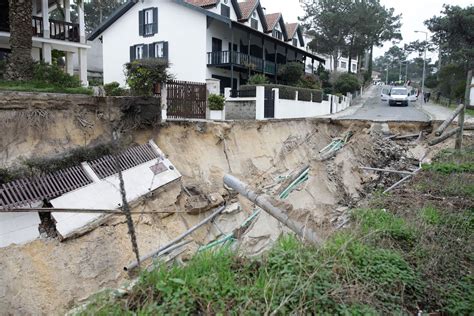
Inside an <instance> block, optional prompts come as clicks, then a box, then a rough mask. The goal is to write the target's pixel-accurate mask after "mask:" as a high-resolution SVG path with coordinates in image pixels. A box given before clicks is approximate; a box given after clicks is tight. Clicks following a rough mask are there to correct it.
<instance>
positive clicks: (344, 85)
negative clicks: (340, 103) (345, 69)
mask: <svg viewBox="0 0 474 316" xmlns="http://www.w3.org/2000/svg"><path fill="white" fill-rule="evenodd" d="M358 89H360V83H359V80H358V79H357V77H356V76H355V75H353V74H349V73H345V74H341V75H339V76H338V77H337V79H336V80H335V81H334V90H335V92H336V93H341V94H342V95H346V94H347V93H348V92H350V93H353V92H355V91H356V90H358Z"/></svg>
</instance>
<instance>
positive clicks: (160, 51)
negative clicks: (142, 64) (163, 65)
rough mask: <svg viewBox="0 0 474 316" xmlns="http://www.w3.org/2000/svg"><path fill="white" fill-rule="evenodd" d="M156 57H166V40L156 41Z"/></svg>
mask: <svg viewBox="0 0 474 316" xmlns="http://www.w3.org/2000/svg"><path fill="white" fill-rule="evenodd" d="M160 55H161V56H160ZM154 57H155V58H165V42H158V43H155V56H154Z"/></svg>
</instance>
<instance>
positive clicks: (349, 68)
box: [347, 36, 354, 73]
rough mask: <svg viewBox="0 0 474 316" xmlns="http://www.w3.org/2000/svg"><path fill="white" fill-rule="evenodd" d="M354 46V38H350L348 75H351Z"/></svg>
mask: <svg viewBox="0 0 474 316" xmlns="http://www.w3.org/2000/svg"><path fill="white" fill-rule="evenodd" d="M353 45H354V36H352V37H351V44H350V46H349V52H348V53H349V61H348V65H347V67H348V68H347V69H348V71H347V72H348V73H352V46H353Z"/></svg>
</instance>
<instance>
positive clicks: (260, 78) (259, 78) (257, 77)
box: [248, 74, 269, 85]
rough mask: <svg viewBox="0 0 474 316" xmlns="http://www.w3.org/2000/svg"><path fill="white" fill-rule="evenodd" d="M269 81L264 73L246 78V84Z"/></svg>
mask: <svg viewBox="0 0 474 316" xmlns="http://www.w3.org/2000/svg"><path fill="white" fill-rule="evenodd" d="M266 83H269V81H268V78H267V76H265V75H264V74H255V75H253V76H251V77H250V78H249V80H248V84H255V85H257V84H266Z"/></svg>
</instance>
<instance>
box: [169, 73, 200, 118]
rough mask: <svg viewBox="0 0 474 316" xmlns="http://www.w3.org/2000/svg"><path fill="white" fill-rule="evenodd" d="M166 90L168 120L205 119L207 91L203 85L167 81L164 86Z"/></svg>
mask: <svg viewBox="0 0 474 316" xmlns="http://www.w3.org/2000/svg"><path fill="white" fill-rule="evenodd" d="M166 90H167V105H168V109H167V115H168V117H169V118H194V119H205V118H206V107H207V89H206V84H205V83H199V82H188V81H169V82H168V83H167V84H166Z"/></svg>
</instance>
